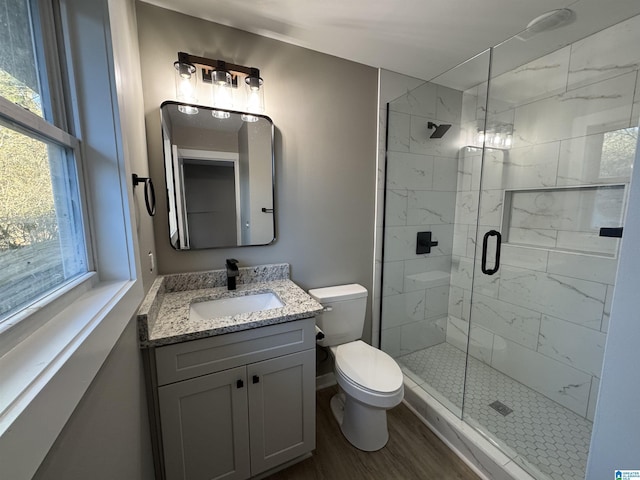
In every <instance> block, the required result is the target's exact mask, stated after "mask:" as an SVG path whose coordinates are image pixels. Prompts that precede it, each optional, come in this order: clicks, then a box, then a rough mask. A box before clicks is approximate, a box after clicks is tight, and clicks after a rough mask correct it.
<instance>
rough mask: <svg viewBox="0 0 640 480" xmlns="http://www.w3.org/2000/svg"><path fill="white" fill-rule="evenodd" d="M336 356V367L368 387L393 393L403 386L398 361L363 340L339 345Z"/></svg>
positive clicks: (355, 381) (356, 381)
mask: <svg viewBox="0 0 640 480" xmlns="http://www.w3.org/2000/svg"><path fill="white" fill-rule="evenodd" d="M335 357H336V368H337V369H339V370H340V371H341V372H342V373H343V374H344V375H346V376H347V377H348V378H349V379H350V380H351V381H353V382H354V383H356V384H358V385H360V386H362V387H364V388H366V389H369V390H372V391H375V392H380V393H391V392H395V391H396V390H398V389H399V388H400V387H401V386H402V381H403V376H402V370H400V367H399V366H398V364H397V363H396V361H395V360H394V359H393V358H391V357H390V356H389V355H387V354H386V353H384V352H383V351H381V350H378V349H377V348H374V347H372V346H371V345H367V344H366V343H364V342H363V341H361V340H358V341H356V342H349V343H346V344H344V345H338V347H337V348H336V350H335Z"/></svg>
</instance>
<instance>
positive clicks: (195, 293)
mask: <svg viewBox="0 0 640 480" xmlns="http://www.w3.org/2000/svg"><path fill="white" fill-rule="evenodd" d="M237 281H238V286H237V289H236V290H227V287H226V286H225V284H226V272H225V270H212V271H208V272H200V273H189V274H177V275H165V276H160V277H158V278H157V279H156V281H155V282H154V284H153V285H152V287H151V289H150V290H149V293H148V294H147V296H146V297H145V300H144V301H143V303H142V305H141V306H140V309H139V310H138V332H139V337H140V346H141V347H142V348H148V347H158V346H162V345H170V344H172V343H179V342H185V341H189V340H195V339H198V338H205V337H211V336H215V335H221V334H225V333H230V332H237V331H240V330H248V329H251V328H257V327H263V326H266V325H275V324H278V323H284V322H290V321H293V320H299V319H302V318H308V317H312V316H314V315H316V314H318V313H320V312H321V311H322V305H320V304H319V303H318V302H316V301H315V300H314V299H313V298H311V297H310V296H309V295H308V294H307V293H306V292H305V291H304V290H302V289H301V288H300V287H298V286H297V285H296V284H295V283H293V282H292V281H291V280H289V265H287V264H277V265H263V266H259V267H241V268H240V275H239V277H238V279H237ZM266 292H273V293H274V294H276V295H277V296H278V298H279V299H280V300H281V301H282V303H283V304H284V305H283V306H282V307H279V308H273V309H270V310H261V311H257V312H250V313H242V314H239V315H233V316H226V317H218V318H213V319H206V320H201V321H198V320H190V319H189V308H190V305H191V303H195V302H202V301H207V300H213V299H218V298H230V297H238V296H243V295H250V294H257V293H266Z"/></svg>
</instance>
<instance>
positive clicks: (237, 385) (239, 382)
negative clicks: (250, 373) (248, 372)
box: [236, 380, 244, 388]
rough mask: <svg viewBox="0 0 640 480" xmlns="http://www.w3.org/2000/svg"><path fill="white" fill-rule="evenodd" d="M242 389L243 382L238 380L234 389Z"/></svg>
mask: <svg viewBox="0 0 640 480" xmlns="http://www.w3.org/2000/svg"><path fill="white" fill-rule="evenodd" d="M242 387H244V382H243V381H242V380H238V381H237V382H236V388H242Z"/></svg>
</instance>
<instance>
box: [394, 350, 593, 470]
mask: <svg viewBox="0 0 640 480" xmlns="http://www.w3.org/2000/svg"><path fill="white" fill-rule="evenodd" d="M397 360H398V362H399V364H400V366H401V367H402V368H403V369H404V370H405V372H407V374H409V376H410V377H411V378H412V379H413V380H414V381H416V383H418V384H421V385H423V386H424V387H425V389H427V388H428V389H429V391H430V393H431V391H432V390H436V391H438V392H439V394H440V395H441V396H444V397H445V398H446V399H447V400H448V401H449V402H450V403H451V404H452V405H453V406H454V407H453V408H451V407H450V408H451V409H452V410H454V413H456V414H459V409H463V418H464V420H465V421H467V422H468V423H470V424H472V425H474V426H478V427H479V428H480V429H481V430H482V431H483V432H485V433H489V434H490V435H491V437H492V438H493V439H494V440H495V441H496V442H497V443H498V444H499V445H501V446H502V447H504V449H505V451H506V452H507V453H512V452H515V453H516V454H517V455H516V459H515V460H516V461H517V456H518V455H519V456H522V457H523V458H524V459H525V460H526V462H529V463H531V464H532V465H533V466H534V467H535V468H537V469H538V470H540V472H542V473H543V474H545V475H546V476H548V478H551V479H553V480H561V479H562V480H567V479H569V480H582V479H583V478H584V473H585V468H586V463H587V454H588V450H589V442H590V439H591V426H592V424H591V422H590V421H589V420H587V419H585V418H583V417H581V416H579V415H577V414H575V413H574V412H572V411H571V410H568V409H567V408H565V407H563V406H562V405H559V404H557V403H556V402H554V401H553V400H550V399H549V398H547V397H545V396H544V395H541V394H540V393H538V392H536V391H534V390H532V389H530V388H528V387H526V386H524V385H522V384H521V383H519V382H517V381H515V380H513V379H512V378H510V377H508V376H506V375H504V374H502V373H500V372H498V371H497V370H495V369H493V368H491V367H490V366H488V365H486V364H484V363H482V362H480V361H478V360H476V359H475V358H473V357H469V358H468V367H467V372H466V374H467V375H466V377H467V378H466V381H467V387H466V396H465V399H464V400H465V402H464V405H463V392H464V391H465V390H464V381H465V364H466V363H467V356H466V355H465V353H464V352H463V351H461V350H459V349H458V348H456V347H454V346H452V345H450V344H448V343H441V344H438V345H435V346H433V347H430V348H427V349H424V350H420V351H417V352H413V353H410V354H408V355H404V356H402V357H398V358H397ZM420 380H422V382H420ZM495 401H499V402H501V403H502V404H504V405H506V406H507V407H508V408H510V409H512V410H513V412H511V413H509V414H507V415H502V414H500V413H499V412H498V411H496V410H494V409H493V408H491V407H490V404H492V403H493V402H495ZM455 410H458V411H457V412H456V411H455ZM509 450H511V452H509ZM523 466H524V467H525V468H526V465H523ZM532 473H535V472H532Z"/></svg>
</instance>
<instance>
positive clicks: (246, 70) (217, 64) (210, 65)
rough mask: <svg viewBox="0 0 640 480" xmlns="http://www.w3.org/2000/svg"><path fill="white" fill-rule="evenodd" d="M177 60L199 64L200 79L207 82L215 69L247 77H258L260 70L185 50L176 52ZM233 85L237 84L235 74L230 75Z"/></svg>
mask: <svg viewBox="0 0 640 480" xmlns="http://www.w3.org/2000/svg"><path fill="white" fill-rule="evenodd" d="M178 62H180V63H181V64H188V65H193V66H194V67H195V66H199V67H200V68H202V80H203V81H204V82H207V83H211V82H212V76H211V72H213V71H215V70H221V69H222V70H226V71H227V72H230V73H231V72H235V73H243V74H245V75H247V76H248V77H252V78H260V70H259V69H257V68H254V67H246V66H244V65H237V64H235V63H228V62H225V61H224V60H213V59H211V58H206V57H199V56H197V55H191V54H189V53H185V52H178ZM232 83H233V87H237V86H238V78H237V75H232Z"/></svg>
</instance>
